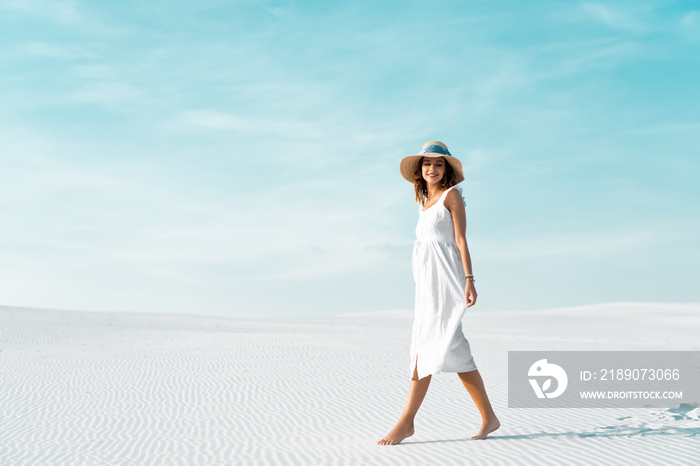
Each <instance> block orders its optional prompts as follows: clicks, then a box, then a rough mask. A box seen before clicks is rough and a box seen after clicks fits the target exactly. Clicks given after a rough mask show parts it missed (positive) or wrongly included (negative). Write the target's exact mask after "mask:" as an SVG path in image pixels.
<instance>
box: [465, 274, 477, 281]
mask: <svg viewBox="0 0 700 466" xmlns="http://www.w3.org/2000/svg"><path fill="white" fill-rule="evenodd" d="M464 278H471V279H472V282H474V283H476V280H475V279H474V274H471V273H470V274H469V275H465V276H464Z"/></svg>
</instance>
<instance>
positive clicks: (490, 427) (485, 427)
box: [472, 416, 501, 440]
mask: <svg viewBox="0 0 700 466" xmlns="http://www.w3.org/2000/svg"><path fill="white" fill-rule="evenodd" d="M499 427H501V423H500V422H499V421H498V418H497V417H496V416H494V417H492V418H491V419H489V420H488V421H487V422H484V423H483V424H481V429H479V433H477V434H476V435H475V436H474V437H472V440H483V439H485V438H486V436H487V435H489V434H490V433H491V432H493V431H494V430H496V429H498V428H499Z"/></svg>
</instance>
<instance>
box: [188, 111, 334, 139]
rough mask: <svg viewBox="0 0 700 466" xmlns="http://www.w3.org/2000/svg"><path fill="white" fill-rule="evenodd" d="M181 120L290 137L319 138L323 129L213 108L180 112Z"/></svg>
mask: <svg viewBox="0 0 700 466" xmlns="http://www.w3.org/2000/svg"><path fill="white" fill-rule="evenodd" d="M180 116H181V121H182V122H183V123H184V124H186V125H188V126H191V127H199V128H205V129H211V130H224V131H237V132H241V133H256V134H278V135H287V136H291V137H306V138H313V139H316V138H321V137H323V135H324V133H323V131H322V130H321V129H320V128H318V127H317V126H316V125H315V124H313V123H312V122H310V121H304V120H294V119H291V118H271V117H264V116H256V115H246V114H235V113H224V112H218V111H215V110H190V111H185V112H182V113H181V115H180Z"/></svg>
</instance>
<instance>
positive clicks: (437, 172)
mask: <svg viewBox="0 0 700 466" xmlns="http://www.w3.org/2000/svg"><path fill="white" fill-rule="evenodd" d="M421 172H422V173H423V179H424V180H425V181H426V182H428V183H431V184H434V183H439V182H440V180H441V179H442V177H443V176H445V157H423V164H422V166H421Z"/></svg>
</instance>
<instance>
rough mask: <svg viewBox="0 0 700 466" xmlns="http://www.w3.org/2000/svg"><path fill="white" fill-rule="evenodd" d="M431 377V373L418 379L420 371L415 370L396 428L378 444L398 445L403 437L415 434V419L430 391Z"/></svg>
mask: <svg viewBox="0 0 700 466" xmlns="http://www.w3.org/2000/svg"><path fill="white" fill-rule="evenodd" d="M431 377H432V375H429V376H427V377H423V378H422V379H421V380H418V371H417V369H414V370H413V377H412V378H411V387H410V388H409V389H408V399H407V400H406V407H405V408H404V409H403V413H402V414H401V417H400V418H399V422H397V423H396V426H395V427H394V429H393V430H392V431H391V432H389V433H388V434H387V435H386V437H384V438H383V439H381V440H380V441H378V442H377V445H396V444H399V443H401V441H403V439H405V438H407V437H410V436H411V435H413V432H414V429H413V419H415V417H416V413H417V412H418V408H420V405H421V403H422V402H423V398H425V394H426V393H427V392H428V386H429V385H430V378H431Z"/></svg>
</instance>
